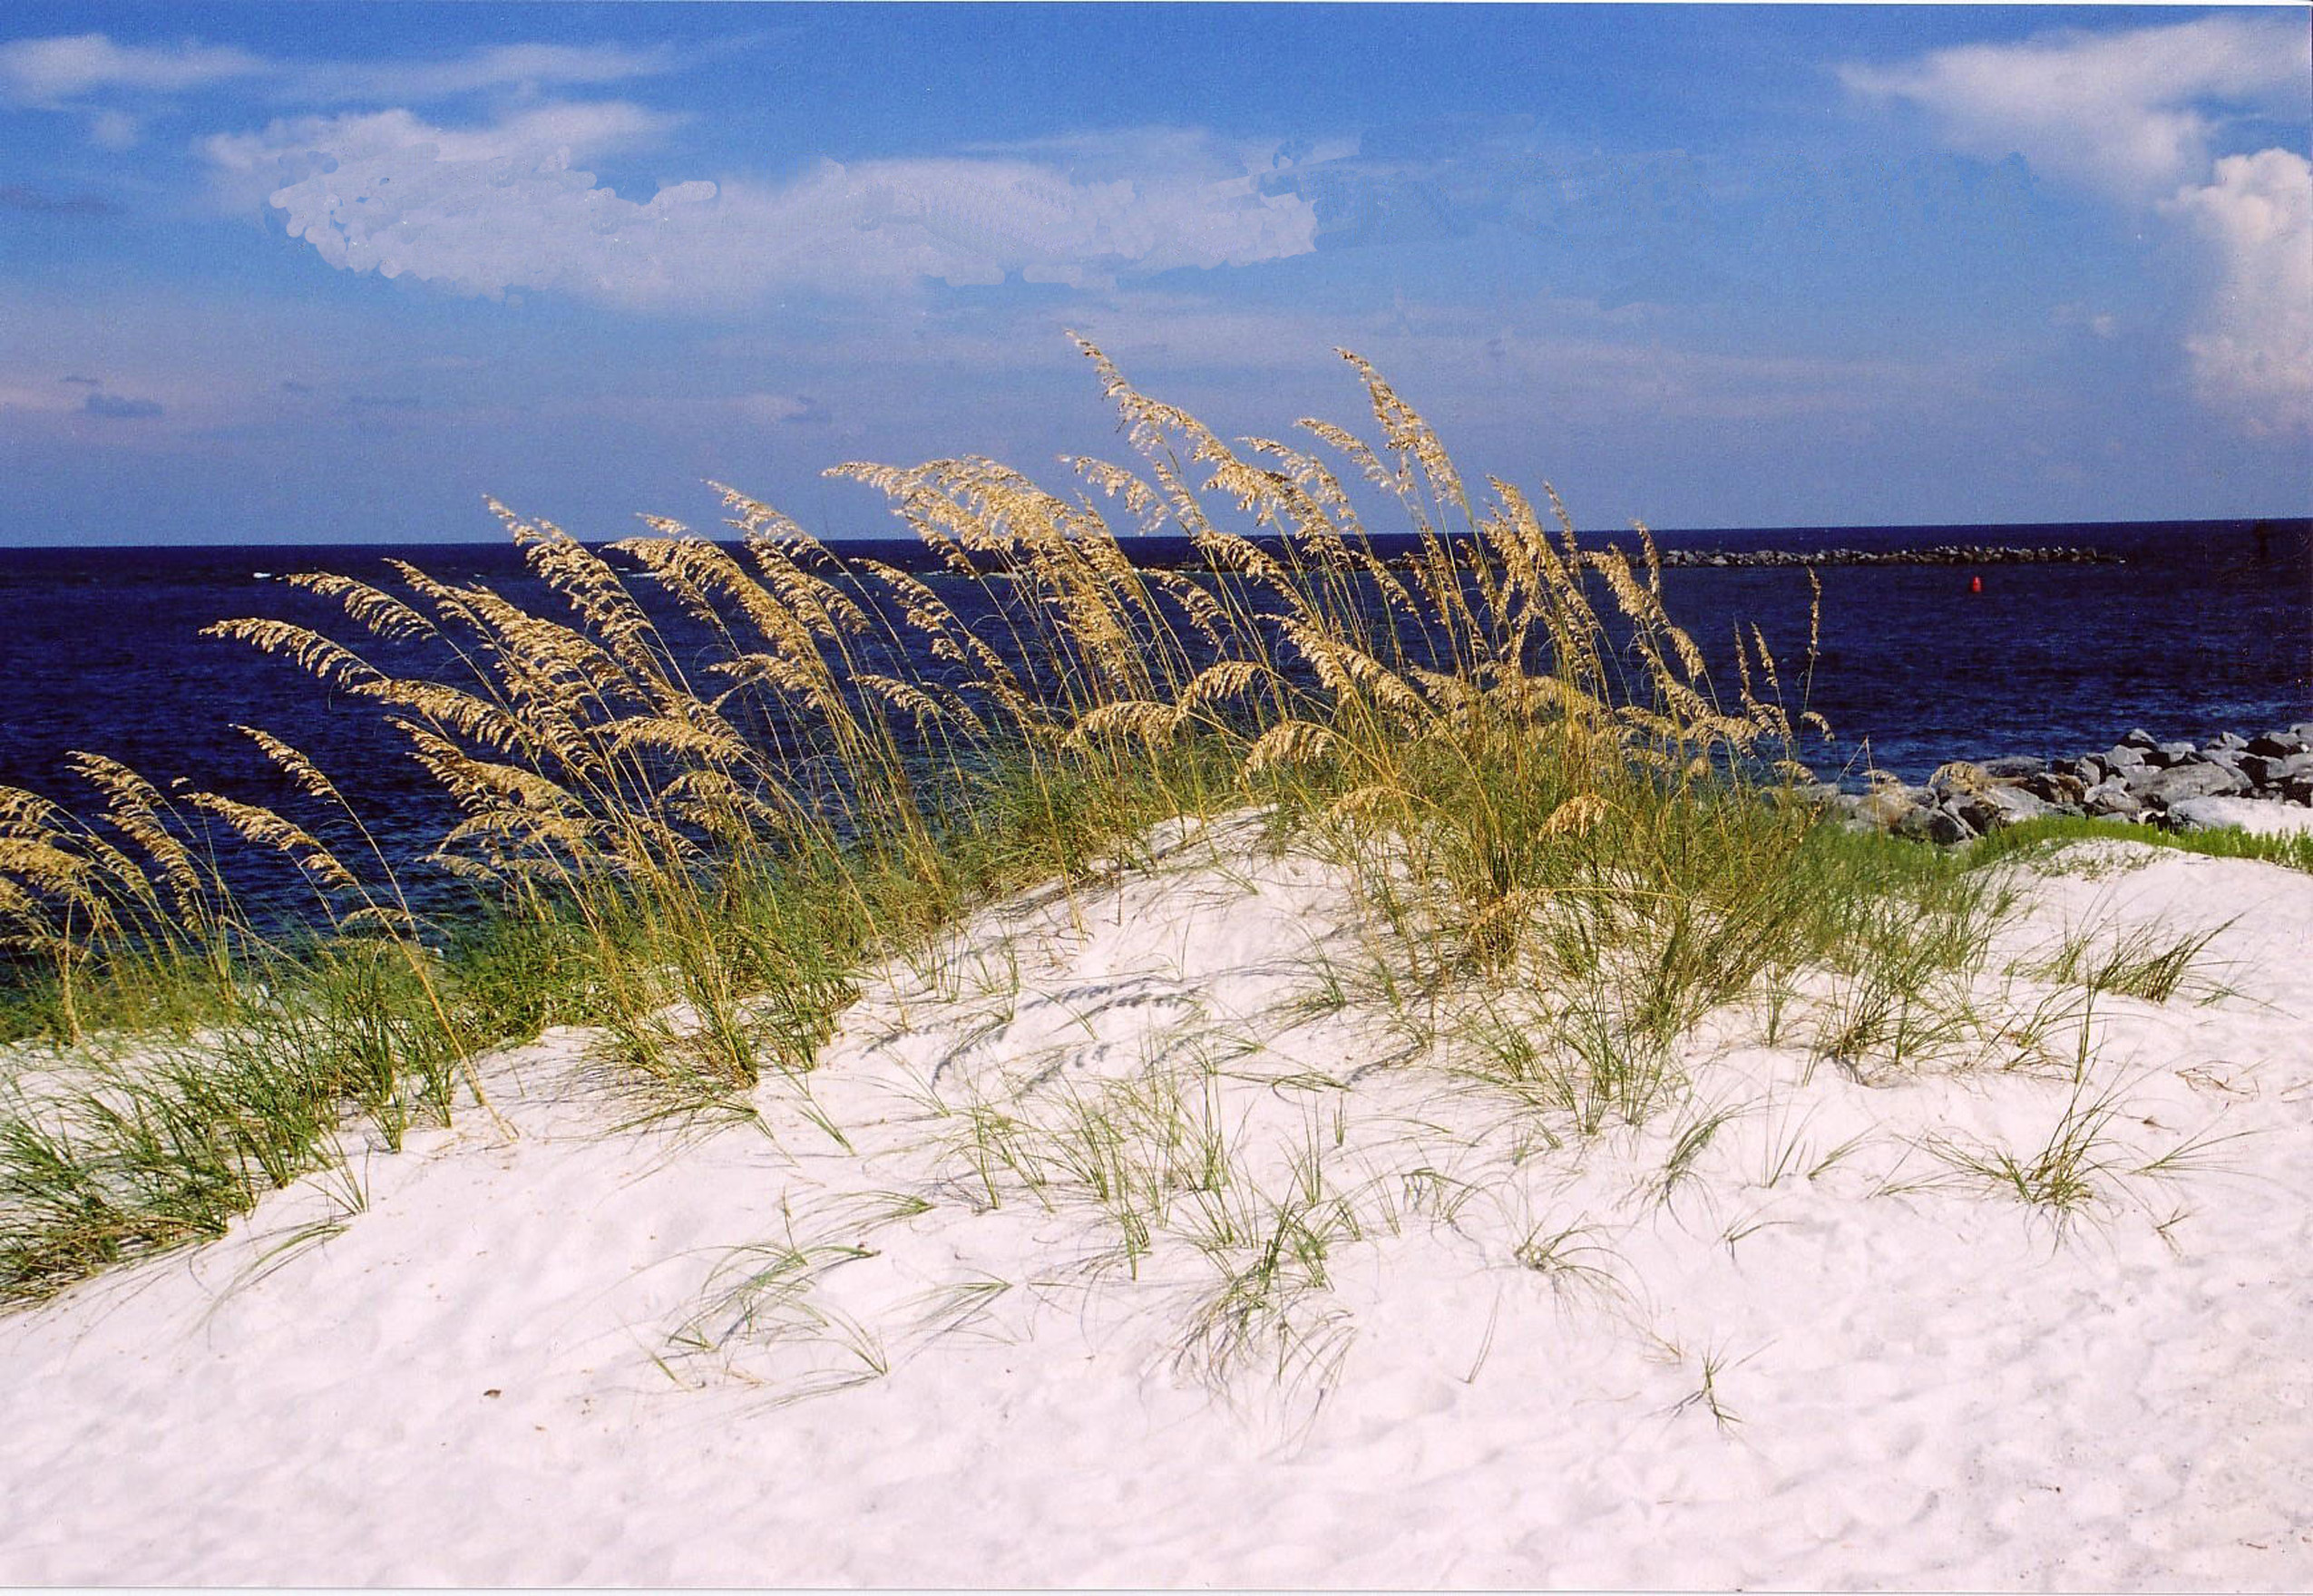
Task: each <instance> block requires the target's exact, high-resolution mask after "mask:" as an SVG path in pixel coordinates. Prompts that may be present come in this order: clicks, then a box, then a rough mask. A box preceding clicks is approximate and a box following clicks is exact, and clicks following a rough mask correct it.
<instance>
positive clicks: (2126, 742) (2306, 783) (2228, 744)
mask: <svg viewBox="0 0 2313 1596" xmlns="http://www.w3.org/2000/svg"><path fill="white" fill-rule="evenodd" d="M1812 795H1813V797H1814V798H1815V799H1816V801H1817V802H1818V803H1821V804H1822V805H1823V806H1824V808H1826V809H1827V810H1829V811H1830V812H1832V813H1837V814H1838V815H1840V817H1841V818H1843V819H1844V820H1845V821H1846V822H1847V823H1848V824H1849V825H1851V826H1854V827H1856V828H1858V829H1859V830H1869V831H1883V832H1893V833H1895V834H1896V835H1898V836H1903V837H1915V838H1918V839H1919V840H1920V841H1923V842H1940V843H1946V844H1950V843H1955V842H1967V841H1968V840H1969V839H1970V838H1972V837H1979V836H1982V835H1983V834H1984V833H1985V832H1991V831H1996V830H1998V829H1999V828H2000V827H2002V826H2006V825H2014V824H2015V822H2018V821H2024V820H2032V819H2034V818H2035V817H2037V816H2040V815H2044V814H2078V815H2092V816H2095V817H2097V818H2099V819H2104V820H2122V821H2139V822H2146V823H2149V824H2155V825H2166V826H2170V827H2178V826H2191V825H2200V824H2205V823H2209V822H2211V820H2212V819H2214V818H2215V816H2216V815H2217V814H2219V813H2223V812H2226V811H2229V810H2230V809H2231V808H2232V806H2230V805H2211V804H2208V803H2206V802H2205V801H2207V800H2210V799H2235V800H2239V799H2247V800H2252V801H2259V802H2263V803H2283V804H2291V805H2296V806H2299V807H2302V808H2306V809H2313V721H2306V722H2299V723H2298V725H2293V726H2291V727H2289V729H2288V730H2287V731H2283V732H2266V733H2264V734H2262V735H2259V736H2255V737H2243V736H2240V735H2238V734H2237V733H2232V732H2227V733H2225V734H2224V735H2222V736H2219V737H2212V738H2211V739H2210V740H2209V742H2208V743H2206V744H2201V745H2197V746H2196V745H2195V744H2191V743H2186V742H2165V743H2164V742H2162V740H2161V739H2159V738H2158V737H2155V736H2153V735H2152V733H2150V732H2146V731H2142V730H2138V731H2132V732H2131V733H2129V734H2128V735H2126V736H2125V737H2123V738H2122V739H2121V740H2120V741H2119V742H2118V743H2115V744H2113V746H2111V747H2110V748H2107V749H2105V750H2104V751H2103V752H2102V753H2100V754H2082V755H2080V756H2079V757H2077V758H2074V759H2054V760H2050V759H2038V758H2035V757H2033V756H2031V755H2028V754H2021V755H2013V756H2009V757H2006V758H2001V759H1987V760H1985V761H1983V762H1982V763H1981V764H1975V763H1970V762H1967V761H1959V762H1955V763H1953V764H1947V765H1944V766H1943V767H1941V768H1940V769H1938V770H1937V772H1936V774H1933V775H1931V776H1929V777H1928V778H1927V785H1925V786H1918V787H1915V786H1908V785H1906V784H1905V783H1901V782H1896V781H1883V782H1880V783H1878V784H1876V785H1874V786H1872V787H1871V788H1870V789H1869V791H1866V792H1862V793H1847V792H1841V791H1840V790H1839V789H1838V788H1837V787H1836V786H1832V785H1828V784H1827V785H1824V786H1821V787H1817V788H1815V789H1813V790H1812ZM2275 818H2276V819H2279V816H2276V817H2275ZM2220 823H2235V822H2220ZM2289 829H2296V828H2295V827H2294V826H2293V825H2292V826H2291V827H2290V828H2289Z"/></svg>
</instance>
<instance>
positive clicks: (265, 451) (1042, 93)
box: [0, 0, 2313, 543]
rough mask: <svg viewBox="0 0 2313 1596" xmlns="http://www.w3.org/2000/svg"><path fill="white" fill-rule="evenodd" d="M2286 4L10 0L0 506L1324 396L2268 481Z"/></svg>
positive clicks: (1822, 454) (633, 486)
mask: <svg viewBox="0 0 2313 1596" xmlns="http://www.w3.org/2000/svg"><path fill="white" fill-rule="evenodd" d="M2308 70H2313V63H2308V27H2307V19H2306V16H2305V15H2304V14H2303V13H2302V12H2300V11H2298V10H2297V9H2295V8H2260V7H2236V8H2217V9H2209V8H2191V9H2186V8H2126V9H2122V8H2102V7H2070V6H2046V7H1993V6H1980V7H1979V6H1967V5H1950V6H1918V7H1910V6H1884V7H1883V6H1863V5H1857V6H1811V5H1810V6H1789V7H1780V6H1762V7H1752V6H1716V5H1703V6H1646V5H1628V6H1625V5H1597V6H1587V5H1537V6H1527V5H1485V6H1461V5H1434V6H1420V7H1397V6H1379V5H1377V6H1340V7H1337V6H1330V5H1295V6H1265V5H1194V6H1141V5H1056V6H1044V5H1015V6H978V5H941V6H930V7H914V6H905V5H861V6H790V5H676V4H659V5H639V4H638V5H561V4H531V5H479V4H475V5H449V4H423V3H416V0H405V3H402V4H384V5H367V6H363V5H341V4H332V5H302V4H298V5H173V4H172V5H127V4H106V5H49V4H44V3H41V0H32V3H30V4H24V3H23V0H19V3H18V4H16V5H14V6H12V7H11V8H10V9H9V10H8V12H7V13H6V17H5V21H0V541H5V542H10V543H50V542H82V543H100V542H101V543H117V542H131V543H133V542H231V541H328V540H444V539H459V538H469V537H473V538H487V537H492V536H494V535H496V528H495V523H494V522H493V521H490V520H489V518H488V517H487V516H486V515H485V514H484V513H483V510H482V508H481V498H482V496H483V494H484V493H493V494H495V495H497V496H498V497H500V498H502V499H504V500H506V501H508V502H510V503H512V504H513V505H515V506H516V507H517V508H519V509H521V510H522V511H524V512H526V513H530V514H533V515H540V516H545V517H548V518H551V519H553V520H556V521H560V522H561V523H562V524H564V525H566V526H568V527H570V528H571V530H575V531H578V532H580V533H581V535H585V536H590V537H591V536H600V537H614V536H622V535H625V534H626V533H628V532H629V531H630V530H632V529H633V525H634V523H633V521H632V519H631V518H632V516H633V515H634V514H635V513H636V512H638V511H653V512H659V513H664V514H669V515H673V516H676V517H678V518H681V519H684V520H689V521H701V522H710V521H711V520H712V518H713V516H714V513H715V506H714V500H713V497H712V495H711V494H710V493H709V492H708V490H707V489H706V488H705V487H704V486H702V479H707V478H713V479H717V480H722V481H727V482H733V483H735V484H737V485H739V486H742V487H744V488H746V489H747V491H751V492H754V493H756V495H758V496H760V497H764V498H766V499H769V500H771V501H774V502H776V503H778V504H780V505H781V506H782V507H783V508H785V509H786V510H788V511H790V512H791V513H793V514H795V515H796V516H797V517H798V518H799V519H800V520H802V521H805V523H806V524H808V525H811V526H813V527H815V529H818V530H823V531H826V532H830V533H833V534H835V535H843V534H847V533H854V532H880V531H883V530H888V527H887V523H886V521H885V520H884V514H883V508H882V506H881V504H880V502H879V501H876V500H875V499H874V498H873V496H872V495H870V494H868V493H867V492H866V491H864V490H863V489H860V488H858V487H855V486H853V485H851V484H848V483H829V482H825V481H823V479H822V478H821V477H820V475H819V472H820V471H821V468H823V467H825V466H827V465H830V464H833V463H835V462H838V461H843V460H849V459H870V460H878V461H885V462H902V463H913V462H915V461H918V460H921V459H924V458H929V457H932V456H934V455H942V454H952V453H991V454H995V455H998V456H1000V457H1002V458H1004V459H1006V460H1009V461H1010V462H1014V463H1017V464H1020V465H1022V466H1024V467H1026V468H1028V469H1030V470H1031V471H1033V472H1037V473H1039V475H1041V476H1044V477H1046V478H1047V479H1048V480H1049V481H1052V482H1055V483H1058V482H1061V481H1063V480H1064V479H1065V474H1066V473H1065V472H1063V471H1062V470H1061V469H1060V468H1059V467H1057V466H1056V465H1054V464H1053V461H1054V457H1055V456H1056V455H1059V454H1060V453H1084V452H1106V451H1110V450H1114V449H1117V448H1118V447H1120V441H1119V440H1117V439H1116V438H1115V436H1114V433H1113V427H1112V424H1111V422H1110V419H1109V417H1108V414H1106V412H1105V411H1104V409H1103V408H1102V405H1101V404H1100V401H1099V398H1098V390H1097V387H1096V385H1095V384H1094V382H1093V380H1092V376H1091V374H1090V373H1089V371H1088V369H1087V368H1086V367H1085V365H1084V364H1083V362H1082V361H1081V359H1080V358H1079V357H1078V355H1076V354H1075V353H1074V352H1073V350H1072V349H1071V348H1070V347H1069V345H1068V343H1067V341H1066V339H1065V337H1064V329H1067V328H1071V327H1073V328H1076V329H1078V330H1080V331H1082V332H1084V333H1085V334H1087V335H1088V336H1092V337H1093V338H1095V339H1096V340H1098V342H1100V343H1101V344H1102V345H1104V346H1105V347H1106V348H1107V349H1108V352H1109V353H1110V354H1111V355H1113V356H1114V357H1116V358H1117V360H1119V361H1120V362H1121V363H1122V364H1123V365H1125V367H1126V369H1127V372H1128V373H1130V374H1131V375H1133V376H1134V377H1135V378H1136V380H1137V382H1138V383H1139V384H1141V385H1142V386H1143V387H1145V388H1147V390H1149V391H1151V392H1154V393H1156V394H1160V395H1162V396H1164V397H1166V398H1169V399H1173V400H1176V401H1177V402H1180V403H1183V404H1187V405H1189V406H1190V407H1191V408H1193V409H1195V410H1196V411H1197V412H1198V413H1199V414H1203V415H1205V417H1206V419H1207V420H1209V421H1211V422H1212V423H1214V424H1215V425H1217V426H1219V427H1221V428H1222V429H1223V430H1225V431H1229V432H1235V433H1244V432H1260V433H1276V432H1280V431H1282V430H1283V429H1284V428H1286V427H1288V426H1289V425H1290V424H1291V423H1292V422H1293V420H1294V419H1296V418H1298V417H1300V416H1303V415H1306V414H1320V415H1325V416H1329V417H1332V418H1334V419H1339V420H1343V421H1352V422H1353V421H1356V420H1358V419H1359V408H1360V404H1361V396H1360V394H1359V392H1358V389H1357V387H1356V385H1355V383H1354V381H1353V380H1352V375H1351V374H1350V373H1349V372H1348V371H1347V369H1346V368H1345V367H1343V366H1342V365H1341V363H1340V362H1339V361H1338V360H1337V359H1336V358H1335V357H1334V356H1333V355H1332V353H1331V352H1332V349H1333V347H1335V346H1336V345H1345V346H1348V347H1351V348H1354V349H1356V350H1358V351H1360V352H1361V353H1363V354H1364V355H1368V356H1370V357H1371V358H1372V359H1373V360H1375V361H1376V362H1377V363H1379V364H1380V365H1381V367H1382V369H1383V370H1384V371H1385V372H1386V373H1388V374H1389V375H1391V379H1392V380H1393V381H1394V382H1395V383H1396V384H1397V385H1398V386H1399V387H1400V389H1401V390H1402V391H1403V392H1404V393H1405V394H1407V395H1408V396H1409V397H1410V398H1412V399H1413V400H1414V401H1415V403H1416V404H1419V405H1420V406H1421V407H1422V408H1423V410H1424V411H1425V412H1426V413H1427V414H1430V417H1431V419H1432V420H1433V421H1434V422H1435V423H1438V425H1439V426H1440V431H1441V432H1442V433H1444V434H1445V436H1446V438H1447V441H1448V442H1449V444H1450V445H1452V446H1453V447H1454V449H1455V450H1456V453H1458V454H1459V455H1460V456H1461V457H1462V458H1463V460H1464V462H1465V464H1466V466H1475V467H1477V468H1478V469H1480V470H1484V471H1488V472H1495V473H1498V474H1500V475H1503V476H1506V477H1508V478H1510V479H1512V480H1514V481H1517V482H1521V483H1524V484H1527V485H1531V484H1534V483H1536V482H1540V481H1542V480H1545V479H1547V480H1549V481H1551V482H1555V483H1556V484H1557V486H1558V487H1559V489H1560V490H1561V491H1563V492H1564V493H1565V494H1566V498H1567V499H1568V501H1569V502H1570V503H1571V504H1572V505H1573V507H1574V509H1575V511H1576V515H1577V518H1578V519H1580V520H1581V521H1583V522H1584V523H1585V524H1586V525H1592V526H1602V527H1604V526H1614V525H1618V524H1621V523H1623V522H1625V521H1628V520H1629V519H1631V518H1633V517H1643V518H1644V519H1645V520H1647V521H1651V522H1653V523H1654V524H1656V525H1660V526H1666V527H1673V526H1758V525H1813V524H1837V523H1851V522H1875V521H1891V522H1933V521H2001V520H2013V521H2064V520H2125V519H2150V518H2165V517H2189V516H2226V515H2250V514H2282V513H2305V512H2306V511H2308V509H2313V175H2309V172H2313V169H2308V161H2307V146H2308V88H2307V84H2308Z"/></svg>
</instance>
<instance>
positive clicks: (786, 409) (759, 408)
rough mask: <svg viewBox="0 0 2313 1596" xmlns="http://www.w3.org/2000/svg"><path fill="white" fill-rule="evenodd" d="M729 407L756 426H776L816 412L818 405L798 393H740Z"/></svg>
mask: <svg viewBox="0 0 2313 1596" xmlns="http://www.w3.org/2000/svg"><path fill="white" fill-rule="evenodd" d="M731 408H732V409H734V410H736V411H737V412H738V413H739V414H741V415H743V416H745V417H747V420H749V421H751V422H753V423H755V424H756V425H757V426H763V427H776V426H777V425H778V424H779V423H781V422H788V421H800V420H802V419H803V418H804V417H805V416H807V415H814V414H817V413H818V406H817V405H815V404H813V403H812V402H811V401H810V400H809V399H806V398H805V397H803V396H802V395H801V394H740V395H739V396H738V397H737V398H736V399H733V400H732V401H731Z"/></svg>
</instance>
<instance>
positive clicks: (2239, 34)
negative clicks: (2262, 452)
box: [1841, 15, 2313, 434]
mask: <svg viewBox="0 0 2313 1596" xmlns="http://www.w3.org/2000/svg"><path fill="white" fill-rule="evenodd" d="M2308 72H2313V60H2308V49H2307V41H2306V33H2305V28H2304V25H2303V23H2302V20H2301V19H2300V20H2298V21H2297V22H2291V21H2290V20H2289V16H2288V15H2272V16H2254V17H2252V16H2244V15H2220V16H2210V17H2202V18H2200V19H2198V20H2196V21H2192V22H2185V23H2176V24H2169V25H2167V26H2162V27H2152V28H2140V29H2136V30H2134V31H2132V32H2129V33H2123V34H2099V35H2090V34H2079V33H2073V32H2065V33H2060V34H2050V35H2045V36H2043V37H2040V38H2036V39H2032V40H2027V41H2025V43H2022V44H1999V45H1992V44H1984V45H1969V46H1966V47H1962V48H1958V49H1951V50H1939V51H1937V52H1935V53H1933V54H1929V55H1927V56H1925V57H1923V58H1922V59H1920V60H1918V61H1917V62H1913V63H1907V64H1903V65H1898V66H1894V67H1878V66H1869V67H1866V66H1849V67H1847V68H1844V69H1842V72H1841V76H1842V78H1843V79H1844V81H1845V82H1846V83H1847V84H1848V86H1849V88H1850V89H1853V90H1855V91H1856V92H1859V93H1863V94H1867V95H1870V96H1874V97H1879V98H1887V99H1898V100H1906V101H1909V102H1914V103H1917V104H1918V105H1920V106H1922V107H1924V108H1926V109H1927V111H1928V112H1930V113H1931V114H1932V115H1933V116H1934V117H1935V118H1936V121H1937V126H1938V128H1939V130H1940V131H1941V133H1942V135H1943V137H1944V139H1945V140H1946V141H1947V142H1948V143H1950V144H1951V145H1952V146H1953V147H1955V148H1957V149H1959V150H1962V151H1967V152H1969V153H1972V154H1976V155H1982V156H1986V157H1989V158H1994V159H1997V158H2001V157H2005V156H2007V155H2010V154H2020V155H2022V156H2023V157H2024V158H2025V161H2028V162H2029V163H2030V164H2031V165H2032V166H2033V167H2034V168H2035V170H2040V171H2042V172H2045V173H2046V174H2048V175H2050V176H2053V177H2055V178H2059V179H2062V180H2068V181H2071V182H2074V183H2077V184H2080V185H2082V186H2084V187H2085V188H2088V189H2091V190H2094V191H2096V192H2098V193H2101V194H2103V195H2104V196H2105V197H2106V198H2108V199H2115V200H2118V201H2120V202H2121V203H2122V204H2123V205H2125V206H2127V207H2129V208H2130V209H2132V210H2135V211H2136V212H2137V213H2138V214H2140V215H2142V216H2147V217H2159V218H2166V219H2170V220H2171V221H2172V222H2175V223H2178V224H2180V225H2181V227H2182V228H2183V229H2185V231H2186V232H2187V234H2188V235H2189V237H2190V238H2191V240H2192V242H2193V243H2194V244H2195V245H2196V247H2197V248H2199V249H2200V251H2201V255H2202V258H2203V259H2204V261H2205V262H2206V263H2207V266H2208V274H2207V275H2208V277H2209V279H2210V282H2211V287H2212V291H2211V296H2210V297H2209V300H2208V302H2207V303H2206V304H2205V305H2204V306H2203V307H2201V311H2200V312H2199V314H2198V315H2197V316H2196V317H2195V321H2196V323H2197V325H2196V326H2195V327H2194V328H2193V330H2192V331H2191V334H2190V336H2187V337H2186V339H2185V340H2184V344H2183V349H2184V354H2185V356H2186V358H2187V360H2188V362H2189V363H2190V365H2191V370H2192V374H2193V378H2194V381H2195V384H2196V386H2197V388H2198V391H2199V393H2200V395H2201V399H2202V401H2203V402H2204V403H2206V404H2209V405H2210V406H2211V407H2212V408H2215V409H2217V410H2220V411H2222V412H2225V413H2227V414H2230V415H2232V416H2233V417H2234V418H2235V419H2236V420H2238V421H2239V422H2240V423H2241V424H2242V425H2243V426H2244V427H2245V428H2246V429H2247V430H2249V431H2250V432H2251V433H2259V434H2270V433H2289V432H2301V431H2308V430H2313V166H2308V162H2307V161H2306V159H2305V158H2304V157H2303V156H2302V155H2299V154H2297V153H2295V152H2294V151H2288V150H2282V149H2278V148H2276V149H2268V150H2262V151H2257V152H2255V153H2253V154H2228V155H2225V156H2223V157H2222V158H2221V159H2219V158H2218V157H2217V154H2216V151H2217V148H2218V145H2219V141H2220V138H2221V137H2222V135H2223V132H2224V127H2225V123H2226V122H2227V120H2228V119H2230V118H2233V117H2237V116H2239V115H2241V114H2243V113H2251V114H2259V113H2261V114H2268V115H2271V116H2274V117H2286V118H2289V119H2290V120H2298V119H2301V118H2302V117H2303V115H2304V113H2305V104H2304V99H2303V94H2304V87H2305V83H2306V80H2307V75H2308ZM2068 308H2070V307H2068ZM2057 315H2058V318H2059V319H2060V320H2062V319H2065V311H2064V309H2060V310H2059V311H2058V313H2057ZM2085 325H2087V326H2089V327H2090V328H2091V330H2093V331H2094V332H2096V333H2097V334H2098V335H2099V336H2107V328H2106V326H2103V325H2100V324H2099V322H2098V321H2097V320H2096V319H2093V318H2091V319H2088V320H2087V321H2086V322H2085Z"/></svg>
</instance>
